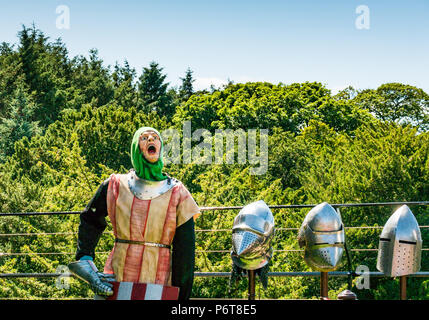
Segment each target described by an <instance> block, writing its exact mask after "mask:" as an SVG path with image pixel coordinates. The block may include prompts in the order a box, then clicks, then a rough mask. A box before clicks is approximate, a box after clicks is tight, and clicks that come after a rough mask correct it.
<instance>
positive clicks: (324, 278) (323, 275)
mask: <svg viewBox="0 0 429 320" xmlns="http://www.w3.org/2000/svg"><path fill="white" fill-rule="evenodd" d="M404 204H405V205H408V206H428V205H429V201H404V202H373V203H336V204H330V205H331V206H332V207H334V208H335V209H337V211H339V209H340V208H351V207H380V206H390V207H394V206H401V205H404ZM316 205H317V204H302V205H269V206H268V207H269V208H270V209H302V208H313V207H314V206H316ZM242 208H243V206H218V207H201V208H200V211H201V212H202V213H204V212H207V211H218V210H240V209H242ZM82 212H83V211H56V212H14V213H0V217H5V216H17V217H24V216H40V215H75V214H81V213H82ZM379 228H382V227H380V226H363V227H345V229H379ZM420 228H429V226H420ZM278 230H296V231H297V230H298V228H278ZM195 231H196V232H228V231H229V232H231V230H230V229H210V230H201V229H200V230H198V229H197V230H195ZM105 233H111V232H105ZM57 234H62V235H71V234H77V233H76V232H53V233H12V234H0V237H6V236H7V237H13V236H43V235H57ZM377 250H378V249H351V250H350V251H377ZM422 250H423V251H429V248H424V249H422ZM274 251H276V252H301V251H303V250H294V249H289V250H288V249H285V250H274ZM202 252H223V253H229V252H230V250H203V251H202ZM100 253H108V252H100ZM30 254H36V255H37V254H39V255H49V254H52V255H55V254H57V255H72V254H75V253H70V252H53V253H43V252H38V253H34V252H32V253H29V252H24V253H19V252H16V253H1V252H0V257H1V256H14V255H30ZM267 275H268V277H320V296H321V299H327V297H328V277H351V276H355V277H356V276H361V275H362V274H360V273H357V272H353V271H333V272H309V271H297V272H268V274H267ZM366 275H367V276H369V277H375V278H380V277H386V276H385V275H384V274H383V273H382V272H374V271H371V272H368V273H366ZM194 276H195V277H206V278H207V277H230V276H231V273H230V272H195V273H194ZM58 277H74V275H73V274H71V273H2V274H0V279H2V278H3V279H5V278H58ZM407 277H410V278H422V277H429V271H420V272H417V273H415V274H411V275H408V276H402V277H400V298H401V299H406V289H407V288H406V284H407V281H406V280H407ZM248 278H249V281H248V298H249V299H250V300H252V299H255V273H254V272H252V271H248Z"/></svg>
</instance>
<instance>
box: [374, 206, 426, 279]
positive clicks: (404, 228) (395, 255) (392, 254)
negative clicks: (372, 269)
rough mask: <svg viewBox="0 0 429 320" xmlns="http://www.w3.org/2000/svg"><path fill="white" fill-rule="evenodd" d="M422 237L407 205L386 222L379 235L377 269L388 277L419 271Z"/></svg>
mask: <svg viewBox="0 0 429 320" xmlns="http://www.w3.org/2000/svg"><path fill="white" fill-rule="evenodd" d="M421 250H422V237H421V233H420V228H419V225H418V223H417V220H416V218H415V217H414V215H413V213H412V212H411V210H410V208H408V206H407V205H403V206H401V207H400V208H399V209H397V210H396V211H395V212H394V213H393V214H392V215H391V216H390V218H389V220H387V222H386V224H385V225H384V228H383V231H382V232H381V235H380V241H379V249H378V257H377V269H378V270H379V271H381V272H383V273H384V274H385V275H387V276H390V277H399V276H404V275H407V274H413V273H416V272H418V271H419V270H420V262H421Z"/></svg>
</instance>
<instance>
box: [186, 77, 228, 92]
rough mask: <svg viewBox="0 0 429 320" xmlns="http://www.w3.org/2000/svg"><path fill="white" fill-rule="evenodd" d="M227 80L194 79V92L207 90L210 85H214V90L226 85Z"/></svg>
mask: <svg viewBox="0 0 429 320" xmlns="http://www.w3.org/2000/svg"><path fill="white" fill-rule="evenodd" d="M227 83H228V80H226V79H220V78H196V79H195V82H194V83H193V85H194V89H195V90H204V89H209V88H210V86H211V85H214V86H215V87H216V88H218V87H220V86H222V85H224V84H227Z"/></svg>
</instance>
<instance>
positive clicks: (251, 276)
mask: <svg viewBox="0 0 429 320" xmlns="http://www.w3.org/2000/svg"><path fill="white" fill-rule="evenodd" d="M247 274H248V277H249V291H248V298H249V300H255V285H256V284H255V270H248V271H247Z"/></svg>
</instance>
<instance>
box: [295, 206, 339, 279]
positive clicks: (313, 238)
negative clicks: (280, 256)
mask: <svg viewBox="0 0 429 320" xmlns="http://www.w3.org/2000/svg"><path fill="white" fill-rule="evenodd" d="M344 241H345V235H344V226H343V222H342V220H341V216H340V215H339V214H338V212H337V211H335V209H334V208H333V207H332V206H331V205H330V204H328V203H327V202H323V203H321V204H318V205H317V206H315V207H314V208H313V209H311V210H310V211H309V212H308V213H307V216H306V217H305V219H304V221H303V223H302V225H301V228H300V229H299V232H298V243H299V246H300V247H304V246H305V250H304V260H305V262H306V263H307V265H309V266H310V267H311V268H312V269H314V270H317V271H321V272H329V271H334V270H335V269H336V268H337V267H338V266H339V263H340V261H341V257H342V255H343V251H344Z"/></svg>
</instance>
